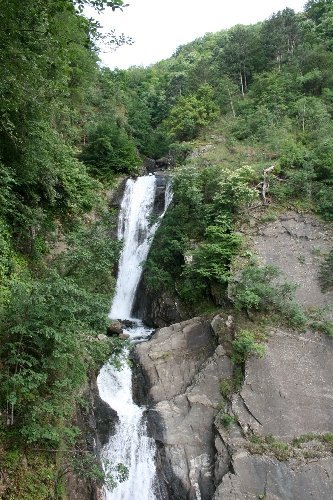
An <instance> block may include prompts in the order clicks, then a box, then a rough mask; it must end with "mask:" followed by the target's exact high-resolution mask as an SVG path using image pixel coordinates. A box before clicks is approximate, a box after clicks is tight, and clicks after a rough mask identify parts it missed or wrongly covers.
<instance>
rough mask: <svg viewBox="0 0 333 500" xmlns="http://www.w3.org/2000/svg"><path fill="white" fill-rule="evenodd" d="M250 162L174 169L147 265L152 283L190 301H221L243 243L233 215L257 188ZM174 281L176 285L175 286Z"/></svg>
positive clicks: (147, 276)
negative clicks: (169, 202)
mask: <svg viewBox="0 0 333 500" xmlns="http://www.w3.org/2000/svg"><path fill="white" fill-rule="evenodd" d="M253 177H254V173H253V171H252V170H251V169H250V168H249V167H243V168H240V169H239V170H237V171H235V172H232V171H228V170H223V169H221V167H219V166H210V167H204V168H202V167H201V168H200V166H198V165H197V164H196V163H194V164H193V165H189V166H187V167H186V168H180V169H178V170H175V172H174V175H173V188H174V198H173V204H172V207H171V208H170V209H169V210H168V212H167V214H166V215H165V218H164V221H163V224H162V225H161V227H160V228H159V229H158V232H157V234H156V237H155V240H154V242H153V246H152V250H151V253H150V258H149V259H148V261H147V263H146V266H145V276H146V282H147V285H148V287H149V288H150V289H151V290H154V291H157V290H159V291H163V290H169V291H170V290H171V291H172V290H173V291H176V292H177V293H178V294H179V296H180V297H181V298H182V299H183V300H184V301H185V302H187V303H188V304H192V305H194V304H198V302H200V301H201V300H203V299H208V300H210V299H211V298H212V297H213V298H215V300H217V301H220V300H222V299H223V291H224V290H225V288H226V285H227V282H228V278H229V274H230V271H229V267H230V262H231V259H232V257H233V256H234V255H235V254H236V253H237V251H238V250H239V248H240V245H241V239H240V237H239V236H238V235H236V234H234V232H233V231H234V218H235V216H236V214H237V213H239V212H240V210H241V209H242V208H243V207H244V206H246V205H247V204H249V203H250V202H251V201H253V200H254V199H255V198H256V196H257V193H256V191H255V190H254V189H253V188H251V187H250V186H249V185H248V184H249V182H250V181H251V179H253ZM173 287H175V288H173Z"/></svg>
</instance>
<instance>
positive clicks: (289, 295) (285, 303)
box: [229, 265, 307, 327]
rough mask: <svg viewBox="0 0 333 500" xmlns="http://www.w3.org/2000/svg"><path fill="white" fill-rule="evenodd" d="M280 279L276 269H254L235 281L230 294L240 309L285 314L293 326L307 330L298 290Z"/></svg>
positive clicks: (264, 267)
mask: <svg viewBox="0 0 333 500" xmlns="http://www.w3.org/2000/svg"><path fill="white" fill-rule="evenodd" d="M280 275H281V272H280V271H279V269H277V268H276V267H274V266H261V267H260V266H256V265H250V266H248V267H246V268H245V269H243V270H242V272H241V274H240V276H239V277H237V278H235V277H234V278H233V280H231V282H230V288H229V294H230V295H231V297H232V300H233V302H234V304H235V307H236V308H237V309H241V310H245V311H248V312H251V311H252V312H253V311H262V312H273V313H274V312H278V313H283V317H284V318H285V319H286V320H287V322H288V324H289V325H290V326H292V327H303V326H304V325H305V324H306V321H307V318H306V316H305V314H304V313H303V311H302V310H301V309H300V307H299V306H298V305H297V303H296V301H295V298H294V295H295V289H296V286H295V285H293V284H291V283H288V282H284V283H281V282H279V281H278V278H279V277H280Z"/></svg>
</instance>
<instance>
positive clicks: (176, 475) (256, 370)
mask: <svg viewBox="0 0 333 500" xmlns="http://www.w3.org/2000/svg"><path fill="white" fill-rule="evenodd" d="M248 235H249V236H250V238H251V240H252V246H253V247H254V249H255V250H256V251H257V252H258V254H259V258H260V259H261V262H262V263H264V264H273V265H276V266H278V267H280V268H281V270H282V271H283V273H284V275H285V276H286V277H287V279H288V281H291V282H296V283H298V284H299V289H298V291H297V300H298V302H299V303H300V304H301V305H302V306H303V307H313V306H316V307H326V306H329V305H330V304H332V303H333V300H332V299H333V295H332V293H329V292H327V293H325V294H323V293H322V292H321V290H320V286H319V283H318V270H319V265H320V262H321V261H322V259H323V256H324V255H325V253H328V251H329V250H330V248H331V245H332V240H331V236H332V233H331V232H330V229H328V228H327V227H325V226H324V225H323V224H322V223H320V222H318V221H317V220H316V219H315V218H314V217H312V216H303V215H300V214H297V213H296V212H288V213H286V214H284V215H283V216H280V217H279V219H278V220H277V221H274V222H270V223H268V224H266V225H261V226H257V227H255V228H253V227H252V228H251V229H250V230H248ZM163 300H165V299H163V298H162V297H159V298H155V299H154V300H151V302H150V303H151V304H153V306H151V309H150V312H149V314H150V315H151V318H152V319H153V321H156V318H157V322H158V323H159V324H161V325H164V324H166V323H167V322H168V321H170V322H171V321H173V318H175V319H176V321H177V319H178V318H181V313H180V312H179V311H178V309H177V307H175V304H174V303H173V305H172V301H171V302H170V307H169V308H168V307H164V306H163ZM146 311H148V309H147V308H146ZM165 311H169V312H168V314H166V312H165ZM170 311H173V313H172V314H170ZM175 311H176V312H175ZM327 314H330V313H329V312H328V313H327ZM155 324H156V323H155ZM254 326H258V325H255V324H254ZM236 330H237V317H236V316H235V317H233V316H231V315H224V314H220V315H217V316H216V317H215V318H214V319H213V320H212V322H211V323H209V321H208V320H205V319H202V318H194V319H190V320H186V321H183V322H181V323H177V324H173V325H171V326H169V327H165V328H161V329H160V330H159V331H158V332H157V333H156V334H155V335H154V336H153V337H152V339H151V340H150V341H149V342H147V343H143V344H140V345H138V346H137V347H136V361H138V362H139V364H140V365H141V366H142V376H143V381H141V382H142V383H141V386H142V384H143V385H145V386H146V389H147V392H146V394H144V395H142V394H141V400H144V402H145V403H146V404H147V405H148V410H147V418H148V422H149V428H150V432H151V435H152V436H153V437H154V438H155V439H156V441H157V445H158V457H157V464H158V468H159V477H160V478H161V487H160V492H161V498H163V500H166V499H170V500H176V499H177V500H183V499H184V500H185V499H186V500H194V499H195V500H199V499H200V500H212V499H213V500H243V499H245V500H247V499H249V500H254V499H259V498H266V499H267V500H268V499H269V500H317V499H320V500H333V493H332V492H333V448H332V442H333V382H332V380H333V362H332V359H333V339H332V338H330V337H328V336H325V335H324V334H320V333H316V332H314V331H306V332H295V331H292V330H288V329H286V328H284V327H278V326H275V327H274V328H273V327H271V328H270V329H269V330H268V331H267V342H266V354H265V356H264V357H263V358H256V357H250V358H249V359H248V360H247V361H246V363H245V365H244V366H243V376H244V380H243V382H242V384H241V387H240V388H239V390H238V391H237V392H235V393H233V394H228V395H226V396H225V397H222V395H221V393H220V390H219V389H220V381H221V379H229V380H233V378H232V377H233V374H234V366H233V364H232V362H231V359H230V354H231V352H232V342H233V339H234V333H235V331H236ZM225 417H228V418H227V423H226V419H225ZM228 419H229V422H228Z"/></svg>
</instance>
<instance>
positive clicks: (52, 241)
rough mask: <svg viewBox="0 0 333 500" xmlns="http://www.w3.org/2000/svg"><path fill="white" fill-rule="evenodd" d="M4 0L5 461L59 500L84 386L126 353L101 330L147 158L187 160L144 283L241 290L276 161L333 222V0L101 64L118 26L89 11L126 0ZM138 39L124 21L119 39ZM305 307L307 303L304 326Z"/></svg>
mask: <svg viewBox="0 0 333 500" xmlns="http://www.w3.org/2000/svg"><path fill="white" fill-rule="evenodd" d="M0 3H1V9H0V23H1V26H2V27H3V29H2V30H1V31H0V44H1V48H2V50H1V54H0V82H1V84H0V459H1V460H2V462H3V463H4V464H5V468H6V471H7V472H6V474H7V476H6V481H5V483H6V488H7V490H6V491H5V494H6V495H7V496H4V498H26V499H29V498H31V499H32V498H35V499H36V498H38V499H39V498H41V499H42V498H48V497H47V495H48V494H49V491H51V490H52V488H53V487H54V482H55V478H56V477H58V476H59V474H60V476H61V471H62V468H63V466H64V462H65V463H66V464H67V462H68V455H67V453H69V454H70V455H71V456H73V460H72V461H71V467H72V468H73V469H75V467H76V468H78V467H77V463H76V462H75V460H74V459H76V460H77V456H78V455H77V454H76V450H79V449H80V439H82V436H80V430H79V429H78V427H77V426H76V425H75V423H74V422H73V415H74V413H75V408H76V407H77V405H84V401H82V388H83V387H84V386H85V384H87V381H88V380H89V377H90V374H91V373H96V371H97V370H98V368H99V367H100V365H101V364H102V363H103V362H104V361H105V360H106V359H107V358H108V357H110V356H112V357H113V358H112V359H114V362H115V363H117V362H119V356H118V354H119V342H116V341H115V340H112V339H108V340H107V341H103V342H101V341H98V336H99V335H101V334H104V333H105V331H106V328H107V324H108V322H107V313H108V309H109V306H110V302H111V298H112V294H113V292H114V286H115V272H116V265H117V260H118V256H119V251H120V245H119V243H118V242H117V241H116V240H115V239H113V238H112V228H113V227H114V226H115V224H116V219H117V214H116V213H114V211H112V210H110V209H109V207H108V202H107V194H106V193H107V191H108V190H109V189H110V188H112V187H114V186H116V185H117V183H118V182H119V179H123V178H124V177H126V176H131V175H134V176H135V175H138V173H139V172H140V169H141V166H142V164H143V161H144V160H145V158H147V157H148V158H153V159H159V158H161V157H167V158H169V159H170V161H171V163H172V165H174V168H173V171H172V178H173V186H174V200H173V204H172V207H171V209H170V210H169V212H168V213H167V215H166V217H165V221H164V223H163V224H162V226H161V227H160V229H159V230H158V233H157V236H156V239H155V242H154V244H153V247H152V251H151V253H150V256H149V259H148V261H147V264H146V266H145V269H144V280H145V283H146V286H147V287H148V288H149V289H150V290H153V291H155V292H159V293H160V292H161V291H164V290H165V291H167V292H168V293H171V294H176V295H177V297H178V298H179V300H180V301H182V302H183V303H184V305H185V307H188V308H189V309H190V310H191V311H197V310H198V307H199V306H198V305H199V304H203V303H204V304H205V305H207V304H208V305H209V304H213V305H218V304H221V303H223V301H225V300H227V297H226V287H227V286H228V283H229V281H230V279H231V273H230V266H231V263H232V261H233V258H234V257H235V256H236V255H237V253H238V252H239V249H240V248H241V244H242V242H241V241H240V237H239V235H238V234H237V233H236V232H235V224H236V221H237V219H238V218H239V217H240V214H242V213H243V212H244V210H245V209H246V207H248V206H249V205H250V204H251V203H252V202H253V201H254V200H255V199H257V198H258V197H259V196H260V192H259V190H258V189H257V186H258V185H259V184H260V182H261V181H262V172H263V170H264V169H265V168H268V167H270V166H271V165H274V171H273V173H272V175H271V176H270V191H269V203H270V207H279V206H293V207H298V208H299V209H300V210H302V209H306V210H308V211H309V210H310V211H313V212H314V213H316V214H317V215H318V216H319V217H321V218H322V219H324V220H326V221H332V220H333V155H332V150H333V126H332V125H333V121H332V120H333V73H332V68H333V0H310V1H308V2H307V3H306V5H305V7H304V12H302V13H297V14H296V13H295V12H294V11H293V10H291V9H288V8H286V9H285V10H283V11H282V12H277V13H275V14H272V16H271V17H270V18H269V19H267V20H265V21H263V22H261V23H258V24H255V25H250V26H243V25H238V26H235V27H233V28H231V29H229V30H224V31H220V32H218V33H209V34H206V35H205V36H204V37H202V38H200V39H197V40H195V41H193V42H192V43H189V44H187V45H184V46H181V47H179V48H178V49H177V51H176V52H175V54H174V55H173V56H172V57H170V58H169V59H167V60H164V61H161V62H159V63H157V64H154V65H152V66H150V67H147V68H143V67H132V68H130V69H128V70H118V69H116V70H110V69H108V68H104V67H102V66H101V65H100V64H99V58H98V51H99V49H98V47H99V44H100V43H101V41H102V38H103V37H104V35H102V34H101V30H100V27H99V25H98V23H97V22H96V21H94V20H92V19H87V18H86V17H85V16H84V7H85V6H87V5H89V6H92V7H94V8H95V9H97V10H103V9H105V8H107V7H108V8H112V9H113V10H116V9H121V8H123V7H124V6H123V1H122V0H26V1H25V2H24V5H23V3H22V2H21V1H20V0H10V1H9V0H1V2H0ZM124 8H125V7H124ZM126 8H127V7H126ZM129 8H130V7H129ZM127 42H128V40H127V39H126V37H124V36H117V35H116V34H115V33H113V32H112V33H110V34H109V36H108V37H107V40H103V43H109V44H110V45H111V46H113V47H114V46H115V45H120V44H123V43H127ZM212 141H215V142H216V143H217V144H218V147H217V148H216V149H215V150H212V151H211V152H210V153H209V154H208V155H207V156H205V158H204V159H202V158H200V156H199V157H196V155H195V154H194V152H195V150H196V149H197V148H200V147H203V146H205V145H208V146H209V144H210V142H212ZM214 151H215V152H214ZM249 151H250V152H252V153H251V154H249ZM185 257H190V258H191V259H192V261H193V265H191V266H186V259H185ZM329 259H330V260H328V261H327V262H328V264H327V272H325V273H324V275H325V276H324V278H325V280H326V282H327V283H328V284H327V286H331V285H332V282H333V278H332V276H331V275H330V273H332V266H331V265H330V264H329V262H332V252H331V254H330V256H329ZM267 272H268V271H267ZM268 278H269V276H268V277H267V275H262V276H254V274H252V275H251V272H250V275H248V276H245V277H244V280H245V279H247V280H249V281H250V282H251V280H257V282H258V280H259V281H260V280H261V282H262V283H263V282H264V281H265V280H267V279H268ZM330 280H331V281H330ZM245 292H246V293H245ZM245 292H244V290H240V293H239V295H238V300H239V307H244V308H247V309H248V308H251V307H252V308H254V309H256V308H257V306H258V304H259V302H260V293H259V294H258V293H257V295H255V291H254V290H252V289H251V290H250V289H249V288H248V289H246V290H245ZM266 292H267V290H266ZM242 293H243V295H242ZM251 293H252V295H251ZM290 293H291V291H290V290H289V289H288V290H287V289H285V290H281V294H280V295H281V297H282V296H284V297H286V296H288V297H289V295H290ZM265 307H266V306H265ZM267 307H268V306H267ZM275 307H276V304H275ZM279 307H280V308H283V306H282V305H281V304H280V306H279ZM304 321H305V319H304V317H303V316H302V315H301V314H300V313H298V312H295V310H294V309H292V310H291V311H290V322H291V323H292V324H301V323H302V322H304ZM34 450H43V451H42V452H36V451H35V452H34ZM59 450H60V452H59ZM23 453H25V454H29V456H30V458H31V463H32V465H31V467H30V468H29V469H28V471H27V470H23V469H24V467H22V454H23ZM59 456H60V458H59ZM81 465H82V460H81ZM89 467H90V466H89ZM89 467H81V469H82V471H83V472H82V473H83V474H86V475H87V474H88V475H89V474H90V473H91V470H92V468H91V467H90V468H89ZM36 470H38V471H39V473H40V474H41V477H43V481H42V484H43V487H42V489H41V483H40V482H39V484H38V486H37V485H36V484H35V482H34V473H35V471H36ZM59 471H60V473H59ZM97 475H98V474H97ZM15 478H16V479H15ZM17 478H18V479H17ZM2 480H3V478H2ZM0 484H1V478H0ZM59 494H61V493H59ZM0 495H1V491H0Z"/></svg>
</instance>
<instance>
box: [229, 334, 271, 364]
mask: <svg viewBox="0 0 333 500" xmlns="http://www.w3.org/2000/svg"><path fill="white" fill-rule="evenodd" d="M232 349H233V354H232V359H233V361H234V362H235V363H237V364H241V363H244V362H245V361H246V360H247V359H248V358H249V357H250V356H258V357H259V358H262V357H263V356H264V354H265V352H266V348H265V346H264V345H262V344H260V343H258V342H256V339H255V336H254V334H253V333H252V332H250V331H248V330H243V331H241V332H240V333H239V334H238V335H237V337H236V339H235V340H234V341H233V343H232Z"/></svg>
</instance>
